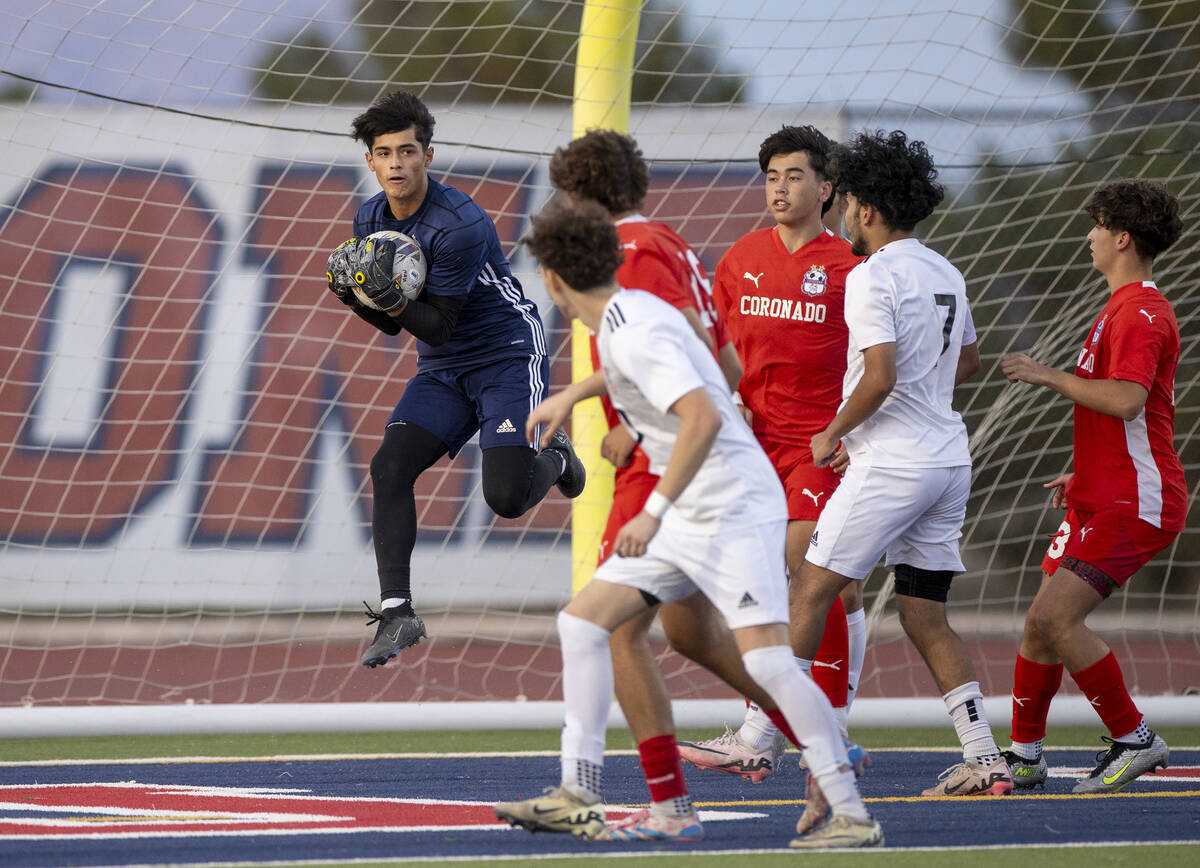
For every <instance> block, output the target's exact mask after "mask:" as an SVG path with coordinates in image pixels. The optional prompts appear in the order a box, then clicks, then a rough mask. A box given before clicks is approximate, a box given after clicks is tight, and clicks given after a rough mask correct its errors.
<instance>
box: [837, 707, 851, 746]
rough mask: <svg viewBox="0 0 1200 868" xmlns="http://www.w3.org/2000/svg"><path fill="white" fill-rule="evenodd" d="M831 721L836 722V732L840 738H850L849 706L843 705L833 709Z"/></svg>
mask: <svg viewBox="0 0 1200 868" xmlns="http://www.w3.org/2000/svg"><path fill="white" fill-rule="evenodd" d="M833 719H834V720H836V721H837V725H838V731H839V732H840V733H841V734H842V738H846V739H848V738H850V706H849V705H843V706H840V707H837V708H834V709H833Z"/></svg>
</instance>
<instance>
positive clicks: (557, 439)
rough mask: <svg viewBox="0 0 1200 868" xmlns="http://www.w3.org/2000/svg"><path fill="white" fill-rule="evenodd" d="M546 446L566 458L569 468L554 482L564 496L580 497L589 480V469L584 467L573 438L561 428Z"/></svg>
mask: <svg viewBox="0 0 1200 868" xmlns="http://www.w3.org/2000/svg"><path fill="white" fill-rule="evenodd" d="M546 448H547V449H553V450H554V451H555V452H558V453H559V454H560V455H562V456H563V458H565V459H566V464H567V468H566V470H564V471H563V472H562V475H561V476H559V477H558V481H557V482H555V483H554V484H555V485H557V486H558V490H559V491H561V492H562V495H563V497H570V498H575V497H579V495H581V494H582V493H583V485H584V483H585V482H586V481H587V470H585V469H584V466H583V462H582V461H580V460H579V456H578V455H576V454H575V447H574V446H572V445H571V438H570V437H568V436H567V432H566V431H564V430H563V429H561V428H559V429H558V430H557V431H555V432H554V435H553V436H552V437H551V438H550V445H549V446H547V447H546Z"/></svg>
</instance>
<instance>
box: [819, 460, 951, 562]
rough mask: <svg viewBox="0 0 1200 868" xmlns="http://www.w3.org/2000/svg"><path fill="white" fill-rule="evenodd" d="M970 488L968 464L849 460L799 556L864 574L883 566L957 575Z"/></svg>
mask: <svg viewBox="0 0 1200 868" xmlns="http://www.w3.org/2000/svg"><path fill="white" fill-rule="evenodd" d="M970 493H971V468H970V467H969V466H966V465H964V466H961V467H905V468H882V467H871V466H864V465H856V464H854V463H851V464H850V467H849V468H848V469H847V470H846V475H845V476H844V477H843V478H842V481H841V483H840V484H839V485H838V487H837V488H836V489H835V490H834V492H833V494H832V495H830V497H829V502H828V503H826V504H825V509H824V510H822V511H821V517H820V518H818V519H817V528H816V530H815V531H814V532H813V537H812V542H811V543H810V544H809V547H808V554H807V555H806V556H805V560H808V561H812V563H814V564H816V565H817V566H819V567H825V568H826V569H828V570H833V571H834V572H835V573H838V574H839V575H842V576H846V577H847V578H850V579H865V578H866V577H867V574H868V573H870V572H871V570H873V569H874V568H875V564H877V563H878V562H879V558H880V556H882V555H885V554H886V555H887V560H886V561H885V563H886V565H887V566H889V567H890V566H894V565H896V564H908V565H909V566H912V567H917V568H918V569H923V570H950V571H952V572H956V573H961V572H963V571H964V570H965V569H966V568H965V567H964V566H963V562H962V557H961V556H960V555H959V552H958V541H959V539H960V538H961V537H962V526H963V519H964V518H966V515H967V495H969V494H970Z"/></svg>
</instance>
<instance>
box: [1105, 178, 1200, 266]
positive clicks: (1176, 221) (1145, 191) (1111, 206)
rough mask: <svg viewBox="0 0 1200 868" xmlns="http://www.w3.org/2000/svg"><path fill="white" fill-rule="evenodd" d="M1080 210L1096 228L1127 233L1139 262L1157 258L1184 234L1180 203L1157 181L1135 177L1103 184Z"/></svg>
mask: <svg viewBox="0 0 1200 868" xmlns="http://www.w3.org/2000/svg"><path fill="white" fill-rule="evenodd" d="M1083 210H1084V211H1086V212H1087V214H1088V216H1089V217H1091V218H1092V219H1093V220H1095V221H1096V225H1097V226H1100V227H1102V228H1104V229H1108V230H1109V231H1111V232H1128V233H1129V235H1130V237H1131V238H1133V246H1134V249H1135V250H1137V254H1138V256H1140V257H1141V258H1142V259H1153V258H1154V257H1156V256H1158V254H1160V253H1162V252H1163V251H1164V250H1166V249H1167V248H1168V247H1170V246H1171V245H1172V244H1174V243H1175V242H1176V241H1178V240H1179V236H1180V235H1182V234H1183V221H1182V220H1181V219H1180V218H1179V200H1178V199H1176V198H1175V197H1174V196H1172V195H1171V194H1170V193H1169V192H1168V191H1167V188H1166V187H1164V186H1163V185H1162V184H1160V183H1158V182H1157V181H1147V180H1145V179H1142V178H1134V179H1126V180H1121V181H1113V182H1111V183H1109V184H1105V185H1104V186H1103V187H1101V188H1100V189H1099V190H1097V191H1096V192H1095V193H1093V194H1092V195H1091V196H1090V197H1089V198H1088V200H1087V202H1085V203H1084V206H1083Z"/></svg>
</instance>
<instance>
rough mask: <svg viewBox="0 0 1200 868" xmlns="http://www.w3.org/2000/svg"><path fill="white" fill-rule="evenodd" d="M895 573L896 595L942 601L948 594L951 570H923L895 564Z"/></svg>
mask: <svg viewBox="0 0 1200 868" xmlns="http://www.w3.org/2000/svg"><path fill="white" fill-rule="evenodd" d="M895 573H896V595H897V596H899V597H918V598H920V599H922V600H932V601H934V602H935V603H944V602H946V598H947V597H949V596H950V582H951V581H953V579H954V571H953V570H923V569H921V568H920V567H912V566H909V565H908V564H896V569H895Z"/></svg>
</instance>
